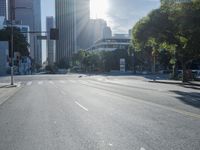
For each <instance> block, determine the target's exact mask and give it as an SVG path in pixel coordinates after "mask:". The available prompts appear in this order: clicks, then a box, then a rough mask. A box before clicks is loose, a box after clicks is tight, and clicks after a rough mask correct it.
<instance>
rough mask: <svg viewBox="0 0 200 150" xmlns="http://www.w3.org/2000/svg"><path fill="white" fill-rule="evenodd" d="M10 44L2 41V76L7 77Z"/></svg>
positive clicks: (0, 60) (0, 69)
mask: <svg viewBox="0 0 200 150" xmlns="http://www.w3.org/2000/svg"><path fill="white" fill-rule="evenodd" d="M7 58H8V42H5V41H0V75H5V74H6V70H7V67H8V63H7Z"/></svg>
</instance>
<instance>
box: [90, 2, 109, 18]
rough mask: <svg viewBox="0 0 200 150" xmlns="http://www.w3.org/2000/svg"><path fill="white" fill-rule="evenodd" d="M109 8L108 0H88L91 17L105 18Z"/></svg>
mask: <svg viewBox="0 0 200 150" xmlns="http://www.w3.org/2000/svg"><path fill="white" fill-rule="evenodd" d="M108 8H109V4H108V0H90V14H91V15H90V16H91V18H92V19H99V18H101V19H106V16H107V15H106V14H107V11H108Z"/></svg>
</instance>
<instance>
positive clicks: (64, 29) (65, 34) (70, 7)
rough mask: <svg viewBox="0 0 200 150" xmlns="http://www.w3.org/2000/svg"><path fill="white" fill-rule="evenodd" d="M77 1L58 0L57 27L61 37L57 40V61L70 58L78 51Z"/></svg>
mask: <svg viewBox="0 0 200 150" xmlns="http://www.w3.org/2000/svg"><path fill="white" fill-rule="evenodd" d="M75 4H76V1H75V0H56V1H55V16H56V28H58V29H59V39H58V40H57V41H56V62H59V61H60V60H62V59H63V58H70V57H71V56H72V55H73V53H75V52H76V43H77V38H76V7H75Z"/></svg>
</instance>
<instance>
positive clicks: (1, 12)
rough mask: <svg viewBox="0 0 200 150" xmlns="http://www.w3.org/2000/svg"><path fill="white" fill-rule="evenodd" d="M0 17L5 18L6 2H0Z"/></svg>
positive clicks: (5, 0) (0, 0)
mask: <svg viewBox="0 0 200 150" xmlns="http://www.w3.org/2000/svg"><path fill="white" fill-rule="evenodd" d="M0 16H4V17H7V0H0Z"/></svg>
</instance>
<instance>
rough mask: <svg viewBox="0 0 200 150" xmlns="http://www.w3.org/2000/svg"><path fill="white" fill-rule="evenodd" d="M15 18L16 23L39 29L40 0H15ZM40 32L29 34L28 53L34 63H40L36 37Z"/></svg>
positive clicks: (40, 56) (39, 46)
mask: <svg viewBox="0 0 200 150" xmlns="http://www.w3.org/2000/svg"><path fill="white" fill-rule="evenodd" d="M15 20H16V22H18V24H21V25H27V26H29V28H30V31H41V2H40V0H15ZM38 35H41V34H40V33H37V34H31V35H30V55H31V57H32V58H33V59H34V61H35V63H37V64H40V65H41V64H42V47H41V44H42V43H41V41H40V40H38V39H37V36H38Z"/></svg>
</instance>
